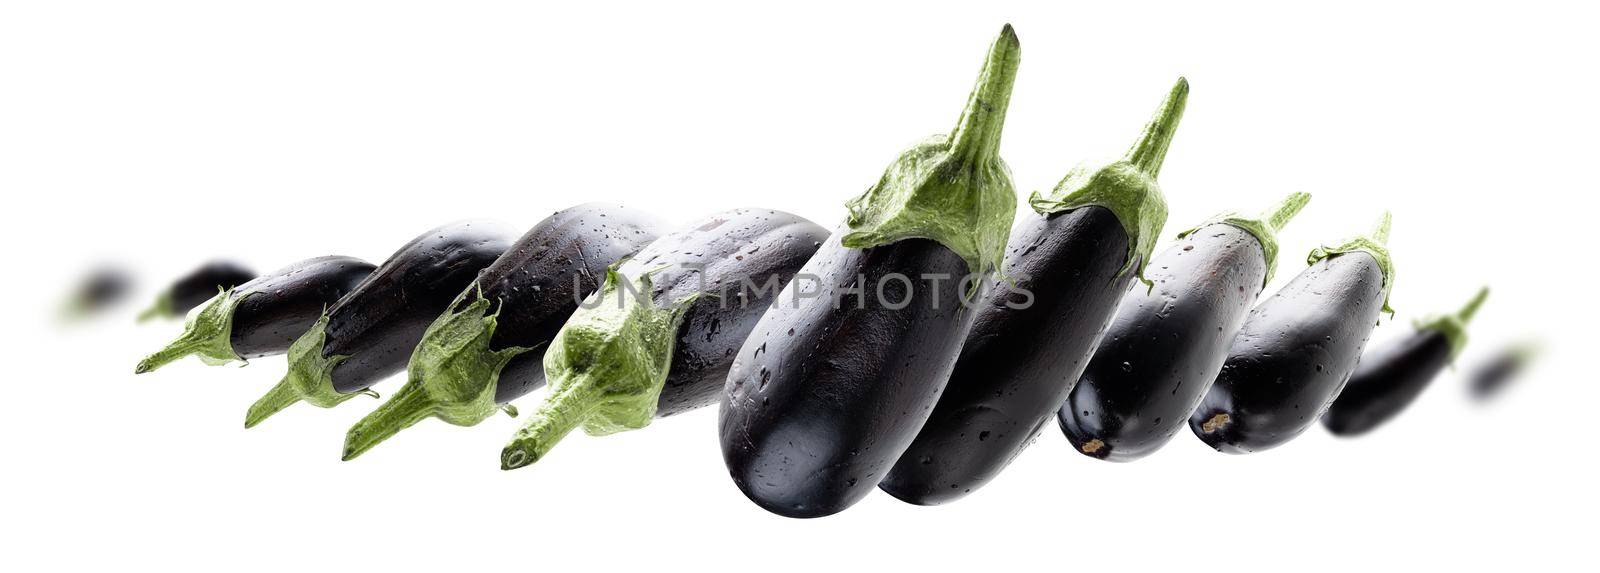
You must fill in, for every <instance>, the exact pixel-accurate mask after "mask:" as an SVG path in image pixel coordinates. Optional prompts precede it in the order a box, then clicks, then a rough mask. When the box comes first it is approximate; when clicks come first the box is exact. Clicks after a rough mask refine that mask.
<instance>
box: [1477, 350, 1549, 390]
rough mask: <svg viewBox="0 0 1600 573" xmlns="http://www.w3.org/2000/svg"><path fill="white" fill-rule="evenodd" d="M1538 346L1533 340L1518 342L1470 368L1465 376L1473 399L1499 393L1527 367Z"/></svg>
mask: <svg viewBox="0 0 1600 573" xmlns="http://www.w3.org/2000/svg"><path fill="white" fill-rule="evenodd" d="M1538 354H1539V347H1538V345H1537V344H1536V343H1533V342H1520V343H1517V344H1514V345H1511V346H1509V347H1506V348H1502V349H1500V350H1499V351H1498V352H1496V353H1494V354H1493V355H1491V356H1490V358H1489V359H1488V360H1487V361H1485V362H1484V363H1482V364H1480V365H1478V366H1477V367H1476V368H1473V369H1472V372H1471V374H1469V375H1468V376H1467V391H1468V392H1470V393H1471V395H1472V397H1473V399H1476V400H1480V401H1482V400H1488V399H1491V398H1494V397H1495V396H1498V395H1500V393H1501V392H1503V391H1505V388H1506V386H1507V385H1509V384H1510V383H1511V382H1512V381H1514V380H1516V379H1517V377H1519V376H1521V375H1522V374H1523V373H1524V372H1525V371H1527V369H1528V364H1529V363H1530V362H1532V361H1533V359H1534V357H1536V356H1538Z"/></svg>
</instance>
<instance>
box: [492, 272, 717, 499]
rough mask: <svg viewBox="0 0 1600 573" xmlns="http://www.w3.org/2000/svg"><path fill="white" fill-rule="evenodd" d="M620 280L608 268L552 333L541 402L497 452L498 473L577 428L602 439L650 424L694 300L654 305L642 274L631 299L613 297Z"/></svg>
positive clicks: (536, 456) (536, 458) (533, 458)
mask: <svg viewBox="0 0 1600 573" xmlns="http://www.w3.org/2000/svg"><path fill="white" fill-rule="evenodd" d="M623 280H626V279H625V278H622V277H621V275H619V274H617V272H616V270H615V269H614V268H613V269H610V270H608V271H606V282H605V284H604V285H603V286H601V288H600V291H599V292H597V293H595V294H594V295H592V296H590V298H589V300H588V301H586V302H585V303H584V306H583V307H582V308H580V309H579V310H578V311H577V312H575V313H573V315H572V318H571V319H569V320H568V321H567V323H566V324H565V325H563V326H562V327H561V331H560V332H559V333H557V334H556V338H555V340H554V341H553V342H552V343H551V344H550V349H549V350H548V351H546V352H545V355H544V373H545V378H546V379H547V380H548V381H549V389H548V390H547V394H545V398H544V402H543V403H541V404H540V405H539V410H538V411H537V412H535V413H534V414H533V415H532V416H531V417H530V418H529V419H528V422H527V424H526V425H524V426H523V427H522V428H521V429H519V430H517V433H516V434H515V435H514V436H513V437H512V438H511V442H510V443H509V444H507V445H506V447H505V449H504V450H502V451H501V454H500V467H501V469H508V470H510V469H516V468H520V467H523V466H527V465H530V464H533V463H534V462H536V461H539V460H540V459H541V458H543V457H544V456H545V454H547V453H549V451H550V449H551V448H553V447H555V445H556V443H557V442H560V441H561V439H562V438H563V437H565V436H566V435H567V434H568V433H570V432H571V431H572V430H574V429H576V428H579V427H582V428H583V430H584V432H585V433H587V434H589V435H591V436H604V435H607V434H614V433H617V432H621V431H625V430H634V429H638V428H643V427H645V426H646V425H649V424H650V420H651V418H653V417H654V416H655V413H656V403H657V400H659V399H660V397H661V389H662V387H663V386H665V385H666V381H667V373H668V369H669V368H670V367H671V365H672V352H673V347H674V345H675V344H676V342H677V333H678V326H679V324H680V323H681V322H682V321H683V317H684V314H685V312H686V311H687V310H688V309H689V306H690V305H691V303H693V302H694V301H695V300H696V299H698V298H699V295H691V296H689V297H685V298H684V299H682V300H678V301H676V302H674V303H673V305H672V306H671V307H660V306H657V305H656V303H655V301H654V300H653V299H652V298H651V297H650V292H651V284H650V276H649V275H648V274H646V275H643V276H640V277H639V279H638V281H637V282H635V283H633V286H634V287H635V288H632V289H629V290H632V293H622V292H620V291H619V285H620V284H621V281H623ZM625 294H626V295H625ZM612 297H616V298H615V302H613V300H612Z"/></svg>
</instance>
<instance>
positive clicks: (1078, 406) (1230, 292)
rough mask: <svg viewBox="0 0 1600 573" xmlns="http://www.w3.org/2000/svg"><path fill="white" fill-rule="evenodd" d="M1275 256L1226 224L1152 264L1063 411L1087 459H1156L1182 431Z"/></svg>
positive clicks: (1065, 425) (1065, 426)
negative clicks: (1148, 284)
mask: <svg viewBox="0 0 1600 573" xmlns="http://www.w3.org/2000/svg"><path fill="white" fill-rule="evenodd" d="M1266 272H1267V260H1266V256H1265V255H1264V254H1263V253H1262V249H1261V242H1260V240H1258V239H1256V237H1255V235H1252V234H1250V233H1249V232H1248V231H1245V230H1243V229H1240V228H1238V227H1235V226H1232V225H1226V224H1213V225H1207V226H1205V227H1203V228H1200V229H1198V230H1196V231H1195V232H1193V233H1190V234H1188V235H1187V236H1185V237H1184V238H1183V240H1182V241H1179V242H1178V243H1177V244H1175V245H1173V246H1172V247H1169V248H1168V249H1167V250H1166V251H1163V252H1162V253H1161V254H1160V255H1157V256H1156V257H1155V258H1154V259H1152V260H1151V262H1150V265H1149V266H1148V267H1147V270H1146V274H1147V276H1148V277H1149V278H1150V280H1152V281H1154V282H1155V287H1154V288H1149V287H1146V286H1145V285H1142V284H1135V285H1133V288H1132V289H1131V290H1130V292H1129V293H1128V295H1127V296H1126V297H1124V298H1123V299H1122V303H1121V305H1119V306H1118V308H1117V313H1116V318H1114V319H1112V321H1111V326H1110V327H1109V328H1108V329H1107V330H1106V334H1105V337H1104V338H1102V339H1101V341H1100V345H1099V347H1098V348H1097V349H1096V350H1095V351H1094V357H1093V358H1091V359H1090V360H1089V365H1088V367H1086V368H1084V369H1083V374H1082V376H1081V377H1080V378H1079V379H1078V384H1077V386H1076V387H1074V388H1073V389H1072V393H1071V394H1070V395H1069V396H1068V398H1067V400H1066V402H1065V403H1064V404H1062V405H1061V407H1060V410H1059V411H1058V412H1057V416H1056V417H1057V420H1058V421H1059V422H1060V425H1061V431H1062V432H1063V433H1065V434H1066V435H1067V439H1068V440H1070V441H1071V442H1072V445H1073V448H1075V449H1076V450H1077V451H1078V452H1079V453H1081V454H1084V455H1086V456H1090V457H1093V458H1099V459H1103V460H1108V461H1115V462H1128V461H1133V460H1137V459H1139V458H1142V457H1145V456H1147V455H1150V454H1152V453H1154V452H1155V451H1156V450H1158V449H1160V448H1161V447H1162V446H1164V445H1166V443H1167V442H1168V441H1169V440H1171V439H1172V436H1174V435H1176V434H1177V433H1178V432H1180V431H1182V430H1183V425H1184V421H1186V420H1188V419H1189V413H1190V412H1193V411H1194V408H1195V406H1196V405H1197V404H1198V403H1199V402H1200V398H1201V397H1202V396H1205V393H1206V390H1207V389H1209V388H1210V387H1211V381H1212V380H1215V379H1216V377H1217V371H1218V370H1220V369H1221V368H1222V361H1223V359H1224V358H1226V357H1227V355H1228V348H1229V345H1230V343H1232V342H1233V336H1234V334H1236V333H1238V331H1239V326H1240V325H1241V324H1243V323H1244V320H1245V315H1246V314H1248V313H1249V312H1250V305H1252V304H1255V302H1256V297H1257V296H1259V295H1260V293H1261V288H1262V285H1263V282H1264V280H1265V278H1266Z"/></svg>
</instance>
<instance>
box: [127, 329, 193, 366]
mask: <svg viewBox="0 0 1600 573" xmlns="http://www.w3.org/2000/svg"><path fill="white" fill-rule="evenodd" d="M187 334H188V333H185V336H181V337H179V338H178V339H177V340H174V341H172V344H168V345H167V347H166V348H162V349H161V350H157V351H155V352H154V353H151V354H150V355H149V356H146V357H144V360H140V361H139V365H138V366H135V367H133V373H134V374H144V373H146V372H150V371H152V370H155V369H157V368H160V367H162V366H166V365H168V364H171V363H173V362H176V361H177V360H178V359H179V358H183V357H185V356H188V355H190V354H194V352H195V351H196V350H199V349H200V348H201V347H202V346H205V344H206V341H204V340H195V339H194V338H193V337H191V336H187Z"/></svg>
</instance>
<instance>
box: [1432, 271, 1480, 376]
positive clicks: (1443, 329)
mask: <svg viewBox="0 0 1600 573" xmlns="http://www.w3.org/2000/svg"><path fill="white" fill-rule="evenodd" d="M1488 298H1489V287H1483V288H1480V289H1478V294H1476V295H1473V297H1472V300H1469V301H1467V304H1466V305H1465V306H1462V307H1461V310H1458V311H1456V312H1455V314H1440V315H1434V316H1430V317H1427V318H1424V319H1422V320H1419V321H1417V322H1416V328H1417V330H1419V331H1420V330H1434V331H1437V332H1439V334H1443V335H1444V337H1445V340H1448V341H1450V359H1451V360H1454V359H1455V357H1456V356H1457V355H1459V354H1461V349H1462V348H1465V347H1466V346H1467V324H1468V323H1471V322H1472V316H1473V315H1474V314H1477V313H1478V308H1479V307H1481V306H1483V301H1485V300H1487V299H1488Z"/></svg>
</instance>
